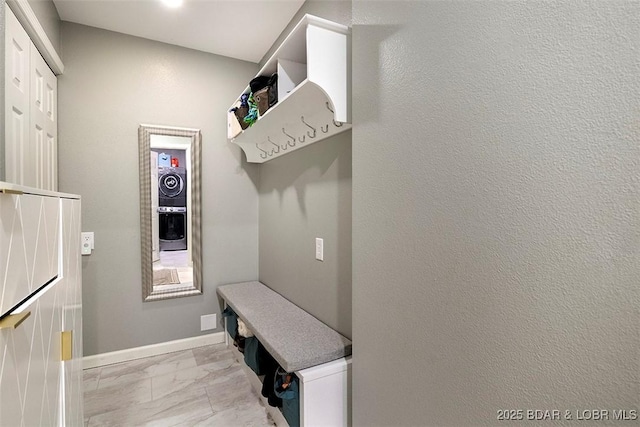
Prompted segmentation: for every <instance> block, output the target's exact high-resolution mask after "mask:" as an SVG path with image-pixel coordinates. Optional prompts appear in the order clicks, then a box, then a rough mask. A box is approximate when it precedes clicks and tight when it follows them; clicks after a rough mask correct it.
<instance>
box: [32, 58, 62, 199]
mask: <svg viewBox="0 0 640 427" xmlns="http://www.w3.org/2000/svg"><path fill="white" fill-rule="evenodd" d="M30 81H31V91H30V100H31V101H30V102H31V108H30V110H29V112H30V132H29V135H30V139H31V147H33V161H34V164H33V171H34V173H35V176H34V179H35V182H34V184H33V185H34V186H35V187H38V188H42V189H45V190H53V191H57V189H58V188H57V187H58V183H57V181H58V171H57V167H56V165H57V154H56V153H57V152H58V147H57V144H58V143H57V135H58V129H57V119H56V115H57V98H58V96H57V95H58V93H57V91H58V86H57V79H56V76H55V75H54V74H53V72H52V71H51V70H50V69H49V66H48V65H47V63H46V62H45V61H44V59H43V58H42V56H40V53H39V52H38V50H37V49H36V47H35V46H32V49H31V79H30Z"/></svg>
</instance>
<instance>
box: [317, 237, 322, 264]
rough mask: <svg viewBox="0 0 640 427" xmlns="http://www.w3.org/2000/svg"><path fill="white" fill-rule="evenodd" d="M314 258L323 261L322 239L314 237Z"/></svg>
mask: <svg viewBox="0 0 640 427" xmlns="http://www.w3.org/2000/svg"><path fill="white" fill-rule="evenodd" d="M316 259H317V260H318V261H324V240H322V239H321V238H319V237H316Z"/></svg>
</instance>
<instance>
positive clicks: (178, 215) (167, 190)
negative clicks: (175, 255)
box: [158, 167, 187, 251]
mask: <svg viewBox="0 0 640 427" xmlns="http://www.w3.org/2000/svg"><path fill="white" fill-rule="evenodd" d="M158 190H159V191H158V216H159V228H160V230H159V231H160V233H159V234H160V250H161V251H178V250H186V249H187V174H186V170H185V168H181V167H159V168H158Z"/></svg>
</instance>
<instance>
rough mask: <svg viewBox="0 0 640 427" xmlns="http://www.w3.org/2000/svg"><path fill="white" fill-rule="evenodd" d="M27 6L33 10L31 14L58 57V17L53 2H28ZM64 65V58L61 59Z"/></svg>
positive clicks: (45, 0)
mask: <svg viewBox="0 0 640 427" xmlns="http://www.w3.org/2000/svg"><path fill="white" fill-rule="evenodd" d="M29 6H31V9H33V13H34V14H35V15H36V18H38V22H40V25H42V28H43V29H44V31H45V33H47V37H49V40H50V41H51V44H52V45H53V48H54V49H55V50H56V52H57V53H58V55H60V24H61V21H60V15H58V9H56V6H55V4H53V0H29ZM63 63H64V58H63Z"/></svg>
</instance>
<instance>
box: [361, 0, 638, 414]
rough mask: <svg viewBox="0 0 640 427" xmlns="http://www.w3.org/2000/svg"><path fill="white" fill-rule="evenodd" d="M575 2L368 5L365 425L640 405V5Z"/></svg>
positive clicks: (364, 7)
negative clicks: (504, 411) (501, 412)
mask: <svg viewBox="0 0 640 427" xmlns="http://www.w3.org/2000/svg"><path fill="white" fill-rule="evenodd" d="M569 3H570V4H563V3H562V2H527V1H511V2H495V1H476V2H442V1H441V2H422V1H420V2H402V7H398V3H397V2H383V1H378V2H369V1H361V0H354V5H353V23H354V28H353V89H354V90H353V100H354V110H353V117H354V123H355V126H354V129H353V339H354V359H353V360H354V363H353V369H354V376H353V384H354V386H353V387H354V388H353V400H354V406H353V415H354V424H355V425H359V426H390V425H394V426H400V425H405V426H409V425H411V426H416V425H430V426H474V425H479V426H481V425H498V424H500V425H501V424H502V423H501V422H499V421H497V419H496V416H497V413H496V411H497V410H499V409H543V410H544V409H559V410H562V411H563V415H564V410H571V411H575V410H579V409H608V410H613V409H628V410H630V409H636V410H637V409H640V408H638V403H639V402H638V396H640V388H639V387H640V385H639V384H640V378H639V370H638V367H639V366H640V357H639V349H640V342H639V336H640V334H639V325H640V318H639V313H638V303H639V302H640V301H639V300H638V289H639V288H638V277H640V268H639V262H640V257H639V255H640V253H639V247H640V245H639V243H640V235H639V230H640V227H638V209H639V208H640V206H639V202H638V200H639V199H640V198H639V197H638V196H639V194H638V183H639V182H640V173H639V168H638V166H639V164H638V159H639V155H640V144H639V143H638V141H640V129H639V128H638V117H640V107H639V105H640V104H639V103H638V100H640V80H639V79H638V75H639V74H640V62H639V61H638V52H640V3H638V2H622V1H620V2H569ZM573 418H574V419H575V418H576V413H575V412H573ZM559 423H560V422H555V423H554V422H551V421H550V422H546V424H545V425H549V424H559ZM612 423H613V422H612V421H609V422H607V421H597V422H593V423H586V424H587V425H608V424H612ZM639 423H640V421H638V420H636V421H632V422H630V425H638V424H639ZM507 424H510V425H529V424H530V425H533V424H535V425H539V424H541V422H537V423H536V422H533V421H532V422H529V423H528V422H526V420H525V421H522V422H507ZM566 424H567V425H568V424H569V423H566ZM615 424H616V425H617V424H619V423H615ZM505 425H506V424H505Z"/></svg>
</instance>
